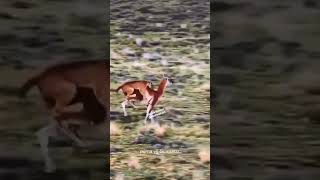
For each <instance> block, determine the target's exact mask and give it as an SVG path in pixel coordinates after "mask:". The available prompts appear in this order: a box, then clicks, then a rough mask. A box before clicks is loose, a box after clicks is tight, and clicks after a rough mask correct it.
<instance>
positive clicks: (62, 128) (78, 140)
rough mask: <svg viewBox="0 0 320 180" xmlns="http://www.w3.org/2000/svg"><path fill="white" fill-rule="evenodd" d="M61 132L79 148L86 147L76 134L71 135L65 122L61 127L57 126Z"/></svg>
mask: <svg viewBox="0 0 320 180" xmlns="http://www.w3.org/2000/svg"><path fill="white" fill-rule="evenodd" d="M59 127H60V129H61V131H62V132H63V133H64V134H65V135H66V136H68V137H69V138H70V139H71V140H72V141H73V142H75V143H76V145H77V146H79V147H87V145H86V143H84V142H83V141H82V140H81V139H80V138H79V137H78V136H77V134H75V133H73V132H72V131H71V130H70V129H69V124H68V123H66V122H62V123H61V126H59Z"/></svg>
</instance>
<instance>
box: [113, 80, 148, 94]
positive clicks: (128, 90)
mask: <svg viewBox="0 0 320 180" xmlns="http://www.w3.org/2000/svg"><path fill="white" fill-rule="evenodd" d="M146 87H151V82H149V81H143V80H138V81H129V82H125V83H123V84H122V85H121V86H119V87H118V88H117V89H116V91H117V92H118V91H119V90H120V89H121V90H122V92H123V94H124V95H125V96H126V97H128V98H129V97H135V96H136V93H137V91H136V92H135V89H136V90H139V91H140V90H144V89H145V88H146ZM134 92H135V93H134ZM132 95H134V96H132ZM140 95H141V94H140ZM140 97H141V96H140Z"/></svg>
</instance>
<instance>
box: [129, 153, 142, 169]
mask: <svg viewBox="0 0 320 180" xmlns="http://www.w3.org/2000/svg"><path fill="white" fill-rule="evenodd" d="M127 163H128V166H129V167H130V168H134V169H140V168H141V165H140V162H139V158H138V157H136V156H130V158H129V159H128V161H127Z"/></svg>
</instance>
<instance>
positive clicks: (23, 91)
mask: <svg viewBox="0 0 320 180" xmlns="http://www.w3.org/2000/svg"><path fill="white" fill-rule="evenodd" d="M39 79H40V75H38V76H34V77H32V78H30V79H29V80H28V81H27V82H25V83H24V84H23V85H22V87H21V88H20V89H19V97H20V98H24V97H25V96H26V95H27V93H28V91H29V90H30V89H31V88H32V87H33V86H35V85H36V84H37V83H38V81H39Z"/></svg>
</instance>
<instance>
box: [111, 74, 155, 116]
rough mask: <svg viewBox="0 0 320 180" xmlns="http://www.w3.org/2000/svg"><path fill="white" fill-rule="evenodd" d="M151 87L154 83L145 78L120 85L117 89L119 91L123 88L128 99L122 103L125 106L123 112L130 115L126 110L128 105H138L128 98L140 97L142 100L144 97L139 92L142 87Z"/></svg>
mask: <svg viewBox="0 0 320 180" xmlns="http://www.w3.org/2000/svg"><path fill="white" fill-rule="evenodd" d="M147 87H149V88H151V87H152V83H151V82H149V81H144V80H137V81H128V82H125V83H123V84H122V85H120V86H119V87H118V88H117V89H116V90H115V91H116V92H118V91H119V90H121V91H122V92H123V94H124V95H125V96H126V100H125V101H124V102H122V103H121V105H122V108H123V114H124V116H128V113H127V111H126V106H127V105H129V104H130V105H131V106H133V107H136V106H135V104H134V102H133V101H129V100H128V99H130V98H135V99H140V100H142V99H143V97H142V95H141V93H139V92H140V91H139V90H140V89H145V88H147Z"/></svg>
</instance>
